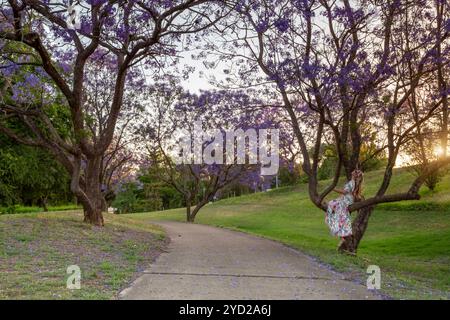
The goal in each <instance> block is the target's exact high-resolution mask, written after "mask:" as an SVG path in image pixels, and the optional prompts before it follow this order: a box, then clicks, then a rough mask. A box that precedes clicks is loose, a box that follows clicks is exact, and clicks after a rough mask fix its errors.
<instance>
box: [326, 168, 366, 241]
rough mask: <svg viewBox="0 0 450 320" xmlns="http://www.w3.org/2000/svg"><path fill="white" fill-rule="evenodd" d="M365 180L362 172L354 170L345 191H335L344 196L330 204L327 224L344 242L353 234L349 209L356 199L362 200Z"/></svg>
mask: <svg viewBox="0 0 450 320" xmlns="http://www.w3.org/2000/svg"><path fill="white" fill-rule="evenodd" d="M363 178H364V177H363V172H362V171H361V170H358V169H356V170H354V171H353V172H352V179H351V180H350V181H348V182H347V183H346V184H345V186H344V190H339V189H334V191H335V192H337V193H340V194H342V196H340V197H339V198H337V199H334V200H331V201H330V202H329V203H328V209H327V213H326V215H325V223H326V224H327V225H328V226H329V227H330V231H331V233H332V234H333V235H335V236H338V237H341V238H342V240H343V241H344V239H345V237H348V236H350V235H351V234H352V222H351V219H350V211H349V210H348V207H349V206H350V205H351V204H353V202H354V201H355V199H356V200H359V199H361V191H362V183H363Z"/></svg>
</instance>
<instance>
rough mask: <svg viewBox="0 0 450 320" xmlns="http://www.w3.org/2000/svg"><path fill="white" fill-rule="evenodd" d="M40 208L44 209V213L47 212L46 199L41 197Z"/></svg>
mask: <svg viewBox="0 0 450 320" xmlns="http://www.w3.org/2000/svg"><path fill="white" fill-rule="evenodd" d="M42 207H43V209H44V212H48V208H47V197H43V198H42Z"/></svg>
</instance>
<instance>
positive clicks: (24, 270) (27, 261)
mask: <svg viewBox="0 0 450 320" xmlns="http://www.w3.org/2000/svg"><path fill="white" fill-rule="evenodd" d="M81 221H82V216H81V214H80V213H79V212H58V213H56V212H55V213H53V212H52V213H40V214H37V213H30V214H20V215H1V216H0V299H111V298H115V297H116V294H117V293H118V291H119V289H120V288H122V287H124V286H126V285H127V284H128V283H129V282H130V281H131V280H132V279H133V278H134V276H135V275H136V272H137V271H138V270H142V269H143V268H145V267H147V266H148V264H149V263H150V262H151V261H152V260H153V259H154V258H155V257H156V256H157V255H158V254H159V252H160V251H161V246H164V243H165V241H164V235H163V233H162V231H161V230H160V229H158V228H156V227H155V226H152V225H150V224H148V223H143V222H139V221H136V220H130V219H129V218H127V217H124V216H115V215H111V214H109V215H107V216H106V226H105V227H104V228H98V227H93V226H89V225H87V224H84V223H82V222H81ZM69 265H78V266H79V267H80V269H81V289H80V290H68V289H67V288H66V280H67V277H68V275H67V274H66V270H67V267H68V266H69Z"/></svg>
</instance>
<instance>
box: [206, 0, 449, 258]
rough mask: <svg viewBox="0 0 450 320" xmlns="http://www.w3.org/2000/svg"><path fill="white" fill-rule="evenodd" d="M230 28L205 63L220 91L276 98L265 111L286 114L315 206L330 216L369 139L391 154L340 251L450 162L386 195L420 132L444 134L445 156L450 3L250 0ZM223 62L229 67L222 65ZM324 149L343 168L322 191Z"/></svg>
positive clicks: (444, 159)
mask: <svg viewBox="0 0 450 320" xmlns="http://www.w3.org/2000/svg"><path fill="white" fill-rule="evenodd" d="M233 19H234V20H233ZM228 20H229V21H228V22H227V23H228V26H230V27H229V28H226V31H225V32H220V33H217V34H216V35H215V36H214V37H213V38H211V39H210V41H209V42H208V43H207V46H206V48H207V49H208V50H209V51H210V53H211V54H212V55H211V56H212V58H211V63H209V64H208V65H211V66H221V67H222V68H225V71H226V73H227V74H228V76H227V77H226V78H225V79H223V80H222V81H221V82H222V83H221V84H222V85H223V86H228V87H231V86H232V87H249V86H253V87H254V88H257V87H259V88H260V90H261V92H262V93H264V94H265V95H266V96H267V95H269V96H270V99H271V100H270V101H268V102H267V103H268V104H270V105H272V106H279V107H281V108H283V109H284V110H285V112H286V114H287V115H288V116H289V119H290V123H291V125H292V129H293V131H294V134H295V137H296V139H297V141H298V144H299V147H300V151H301V155H302V158H303V159H302V167H303V171H304V172H305V174H306V175H307V176H308V185H309V195H310V198H311V200H312V202H313V203H314V204H315V205H316V206H317V207H318V208H320V209H322V210H325V209H326V207H327V202H326V197H327V196H328V195H329V194H330V192H331V191H332V190H333V189H334V188H335V187H336V185H337V184H338V183H339V178H340V175H341V172H342V171H343V172H344V174H345V175H346V177H347V179H350V177H351V172H352V171H353V170H354V169H355V168H357V167H358V166H359V165H360V162H361V154H362V146H363V145H364V141H368V140H370V139H372V141H373V139H374V137H375V138H376V139H375V141H376V144H377V146H378V148H376V150H374V154H378V153H379V152H385V153H386V155H387V164H386V166H385V168H384V177H383V180H382V182H381V184H380V185H379V188H378V190H377V191H376V193H375V194H373V195H366V198H365V199H360V201H357V202H355V203H354V204H353V205H352V206H351V207H350V210H351V211H355V212H357V213H356V217H355V219H354V222H353V226H352V227H353V235H352V236H350V237H347V238H346V240H345V241H343V242H342V243H341V246H340V250H342V251H349V252H356V250H357V248H358V245H359V242H360V240H361V238H362V237H363V235H364V233H365V230H366V228H367V225H368V221H369V217H370V215H371V214H372V212H373V209H374V207H375V206H376V205H377V204H379V203H385V202H393V201H401V200H412V199H419V198H420V196H419V189H420V187H421V185H422V184H423V183H424V181H425V180H426V178H427V177H428V176H430V175H431V174H433V173H434V172H436V171H437V170H439V168H441V167H443V166H444V165H446V164H447V163H448V162H450V158H449V157H448V155H447V153H446V152H444V153H443V155H442V156H441V157H440V159H438V160H436V161H431V162H430V163H428V164H427V166H426V168H424V170H423V171H422V172H421V174H420V175H419V176H418V177H417V178H416V179H415V180H414V181H413V182H412V183H411V185H410V187H409V190H407V191H406V192H399V193H390V192H388V188H389V185H390V181H391V178H392V174H393V168H394V166H395V165H396V163H397V160H398V156H399V153H401V152H402V150H403V149H404V148H405V146H406V145H407V144H408V142H409V141H411V140H412V139H415V138H416V137H417V128H418V127H419V126H420V125H424V124H425V123H427V124H429V125H430V126H431V127H433V131H435V132H436V131H438V132H439V134H440V137H441V138H440V139H441V141H442V142H441V143H442V148H444V149H445V150H446V149H447V145H448V138H449V137H448V128H447V124H448V94H449V88H448V85H447V81H448V75H449V72H448V70H449V67H448V64H449V57H450V55H449V50H450V46H449V35H450V10H449V5H448V2H447V1H371V0H357V1H350V0H340V1H327V0H300V1H290V0H285V1H279V0H273V1H254V0H246V1H240V2H239V4H238V6H237V7H236V10H235V14H234V15H233V18H231V17H230V18H229V19H228ZM230 20H232V22H230ZM219 24H220V23H219ZM218 29H220V30H221V31H222V30H225V29H223V28H220V27H219V28H218ZM205 56H206V57H207V55H206V54H203V56H202V57H205ZM217 57H218V58H217ZM225 61H231V62H232V63H230V64H229V65H228V66H227V67H224V64H225V63H224V62H225ZM219 80H220V79H219ZM430 81H431V82H434V83H435V86H434V89H433V92H432V94H430V95H429V96H428V98H429V99H428V101H426V103H421V104H420V105H418V104H416V105H415V107H416V108H419V109H420V110H416V112H413V111H411V110H412V109H413V108H412V101H413V100H412V97H413V94H414V92H417V91H420V90H424V89H428V88H427V87H424V84H425V83H427V82H430ZM414 117H415V118H414ZM439 120H440V121H439ZM436 123H438V125H436ZM324 141H328V142H331V143H332V144H333V145H334V146H335V147H336V153H337V161H336V167H335V169H334V176H333V179H332V180H331V182H330V184H329V185H327V186H325V188H323V189H321V188H319V184H318V169H319V166H320V161H321V158H322V157H321V150H323V148H322V145H323V142H324Z"/></svg>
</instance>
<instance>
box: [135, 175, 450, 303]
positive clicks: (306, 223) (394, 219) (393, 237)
mask: <svg viewBox="0 0 450 320" xmlns="http://www.w3.org/2000/svg"><path fill="white" fill-rule="evenodd" d="M381 178H382V175H381V174H380V172H371V173H368V174H367V175H366V182H365V195H366V196H368V195H371V194H373V193H374V192H375V190H376V186H377V184H378V183H379V182H380V180H381ZM413 179H414V177H413V176H412V175H411V174H410V173H409V172H408V171H407V170H405V169H400V170H397V171H396V172H395V175H394V178H393V181H392V184H391V186H390V189H389V191H390V192H399V191H404V190H406V189H407V187H408V183H409V182H410V181H412V180H413ZM421 195H422V199H421V200H419V201H405V202H401V203H392V204H385V205H383V206H380V207H379V208H377V209H376V210H375V212H374V213H373V215H372V217H371V220H370V222H369V227H368V230H367V232H366V235H365V237H364V238H363V240H362V242H361V245H360V248H359V251H358V256H357V257H351V256H345V255H341V254H338V253H337V252H336V246H337V243H338V240H337V239H335V238H334V237H332V236H330V235H329V232H328V229H327V226H326V225H325V224H324V222H323V219H324V213H323V212H321V211H320V210H319V209H317V208H316V207H314V206H313V205H312V204H311V202H310V201H309V198H308V194H307V189H306V186H305V185H302V186H299V187H296V188H280V189H278V190H273V191H270V192H266V193H257V194H252V195H247V196H243V197H236V198H229V199H225V200H221V201H218V202H215V203H212V204H209V205H207V206H206V207H205V208H203V209H202V210H201V211H200V212H199V214H198V216H197V219H196V222H197V223H203V224H209V225H214V226H220V227H226V228H230V229H235V230H240V231H244V232H248V233H251V234H255V235H259V236H263V237H267V238H270V239H275V240H278V241H281V242H283V243H285V244H287V245H290V246H293V247H295V248H298V249H300V250H302V251H304V252H305V253H307V254H310V255H312V256H314V257H317V258H318V260H319V261H321V262H324V263H327V264H329V265H331V266H332V267H333V268H334V269H336V270H338V271H341V272H345V273H348V275H349V276H351V277H353V278H355V279H358V280H359V281H361V282H363V283H364V282H365V280H364V279H365V277H366V275H365V270H366V268H367V266H368V265H370V264H376V265H378V266H380V268H381V272H382V292H384V293H386V294H387V295H389V296H391V297H393V298H401V299H417V298H420V299H449V298H450V289H449V288H450V210H449V208H450V206H449V204H450V175H447V176H445V177H444V179H443V181H442V182H441V183H440V184H439V186H438V188H437V190H436V191H435V192H429V191H426V190H421ZM128 216H129V217H130V218H132V219H133V220H136V221H146V220H149V219H150V220H151V219H164V220H178V221H182V220H184V218H185V212H184V209H175V210H167V211H160V212H151V213H138V214H131V215H128Z"/></svg>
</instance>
